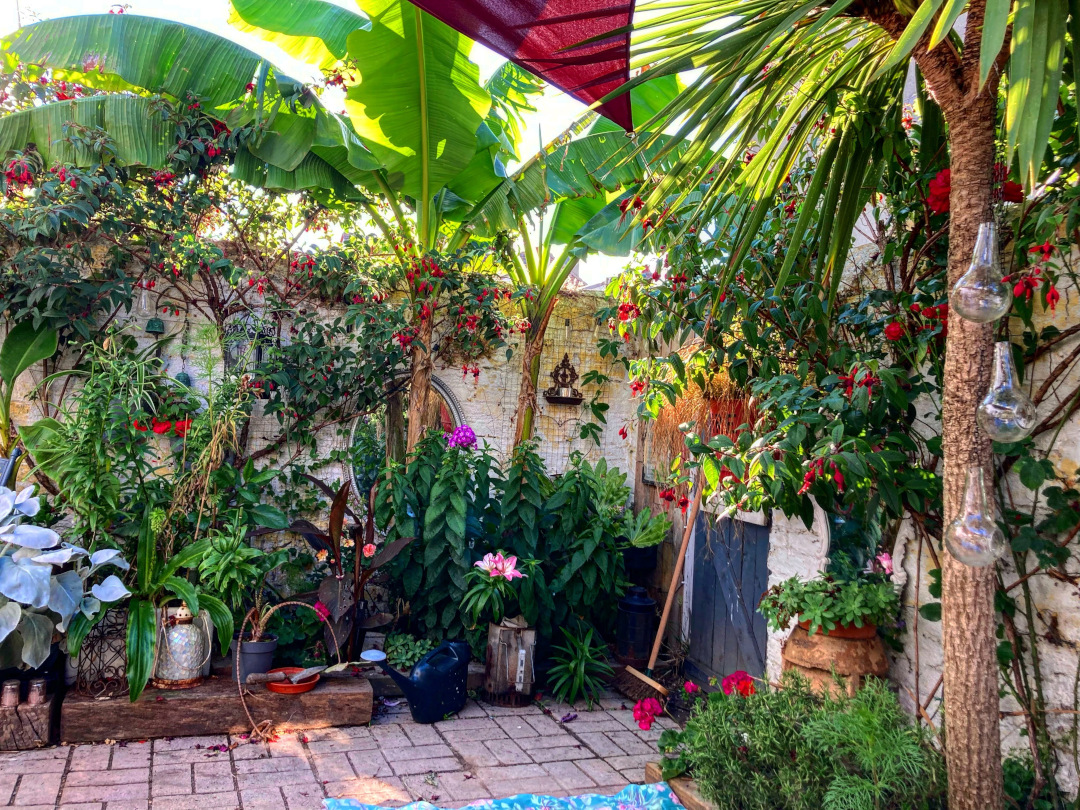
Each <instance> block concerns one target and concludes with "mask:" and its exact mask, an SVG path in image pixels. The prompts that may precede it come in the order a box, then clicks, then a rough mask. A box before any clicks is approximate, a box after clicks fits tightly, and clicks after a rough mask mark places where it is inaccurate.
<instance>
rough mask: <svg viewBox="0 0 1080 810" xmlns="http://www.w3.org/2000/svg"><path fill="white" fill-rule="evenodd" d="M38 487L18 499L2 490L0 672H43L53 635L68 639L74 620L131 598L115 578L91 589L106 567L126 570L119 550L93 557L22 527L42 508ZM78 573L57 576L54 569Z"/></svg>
mask: <svg viewBox="0 0 1080 810" xmlns="http://www.w3.org/2000/svg"><path fill="white" fill-rule="evenodd" d="M33 495H34V487H32V486H30V487H26V488H25V489H23V490H21V491H20V492H18V493H16V492H13V491H12V490H10V489H8V488H6V487H0V540H2V543H3V545H2V548H0V601H2V604H0V666H13V665H19V664H24V665H26V666H28V667H39V666H41V665H42V664H43V663H44V662H45V659H46V658H48V657H49V649H50V646H51V644H52V639H53V634H54V631H59V632H60V633H64V632H66V631H67V629H68V625H69V624H70V623H71V621H72V619H74V618H75V616H76V615H78V614H82V615H83V616H84V617H85V618H86V619H88V620H92V619H93V618H94V617H95V616H97V615H98V614H99V613H100V612H101V611H102V609H103V608H105V607H107V606H108V605H111V604H114V603H116V602H119V601H121V600H123V599H126V598H127V597H128V596H129V595H130V592H129V591H128V589H127V588H125V587H124V583H123V582H121V581H120V578H119V577H118V576H116V575H115V574H109V575H108V576H107V577H105V578H104V579H103V580H102V581H101V582H97V583H94V584H92V585H90V591H89V593H87V590H86V588H87V585H88V584H89V583H91V581H92V580H93V579H94V578H95V575H96V574H97V572H98V571H99V570H100V569H101V568H102V567H104V566H107V565H109V566H115V567H117V568H119V569H121V570H127V568H128V563H127V561H126V560H125V559H124V558H123V557H122V556H121V555H120V552H119V551H117V550H116V549H101V550H99V551H96V552H94V553H93V554H90V553H89V552H88V551H86V549H84V548H80V547H79V546H75V545H72V544H70V543H63V542H61V540H60V535H59V534H57V533H56V532H54V531H53V530H52V529H47V528H44V527H42V526H33V525H30V524H24V523H23V522H22V521H23V519H24V518H32V517H34V516H35V515H36V514H37V513H38V512H39V511H40V508H41V504H40V502H39V501H38V499H37V498H35V497H33ZM69 563H73V564H74V567H72V568H69V569H68V570H65V571H62V572H60V573H56V568H57V567H60V566H66V565H68V564H69Z"/></svg>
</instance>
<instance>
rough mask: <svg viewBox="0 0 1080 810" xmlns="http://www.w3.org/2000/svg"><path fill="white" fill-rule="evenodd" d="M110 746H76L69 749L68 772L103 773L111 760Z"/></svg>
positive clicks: (111, 748)
mask: <svg viewBox="0 0 1080 810" xmlns="http://www.w3.org/2000/svg"><path fill="white" fill-rule="evenodd" d="M112 752H113V746H111V745H76V746H73V747H72V749H71V761H70V764H69V765H68V770H72V771H104V770H107V769H108V767H109V760H110V759H112Z"/></svg>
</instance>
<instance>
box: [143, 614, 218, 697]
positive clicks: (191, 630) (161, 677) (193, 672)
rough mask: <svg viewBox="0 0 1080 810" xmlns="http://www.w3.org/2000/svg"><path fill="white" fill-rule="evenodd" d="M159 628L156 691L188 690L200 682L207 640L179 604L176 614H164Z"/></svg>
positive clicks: (193, 619)
mask: <svg viewBox="0 0 1080 810" xmlns="http://www.w3.org/2000/svg"><path fill="white" fill-rule="evenodd" d="M165 613H166V615H165V619H164V621H163V622H162V623H161V626H160V627H159V628H158V649H159V650H160V652H159V653H158V657H157V666H156V667H155V668H154V678H153V684H154V686H156V687H158V688H159V689H190V688H192V687H193V686H198V685H199V684H200V683H202V681H203V678H202V668H203V664H205V663H206V659H207V652H208V650H209V639H208V638H206V634H205V633H204V632H203V629H202V627H201V626H199V625H198V624H196V623H195V616H194V615H192V613H191V611H190V610H189V609H188V606H187V605H186V604H184V603H181V604H180V607H178V608H177V609H176V610H175V611H166V612H165Z"/></svg>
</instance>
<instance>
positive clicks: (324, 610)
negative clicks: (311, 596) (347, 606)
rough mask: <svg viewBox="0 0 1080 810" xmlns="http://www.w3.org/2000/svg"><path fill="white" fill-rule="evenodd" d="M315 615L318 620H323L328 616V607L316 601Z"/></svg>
mask: <svg viewBox="0 0 1080 810" xmlns="http://www.w3.org/2000/svg"><path fill="white" fill-rule="evenodd" d="M315 615H316V616H318V617H319V621H320V622H325V621H326V620H327V619H329V618H330V608H328V607H327V606H326V605H324V604H323V603H322V602H316V603H315Z"/></svg>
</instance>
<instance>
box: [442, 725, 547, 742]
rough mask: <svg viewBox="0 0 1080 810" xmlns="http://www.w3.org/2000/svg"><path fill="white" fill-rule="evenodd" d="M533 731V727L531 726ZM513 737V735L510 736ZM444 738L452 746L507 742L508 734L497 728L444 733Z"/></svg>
mask: <svg viewBox="0 0 1080 810" xmlns="http://www.w3.org/2000/svg"><path fill="white" fill-rule="evenodd" d="M529 730H530V731H532V730H533V729H532V726H529ZM510 736H511V737H512V736H513V735H512V734H511V735H510ZM442 737H443V739H444V740H446V741H447V742H448V743H450V745H454V744H455V743H463V742H483V741H484V740H505V739H506V732H505V731H503V730H502V729H501V728H499V727H498V726H496V727H495V728H474V729H469V730H467V731H444V732H442Z"/></svg>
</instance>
